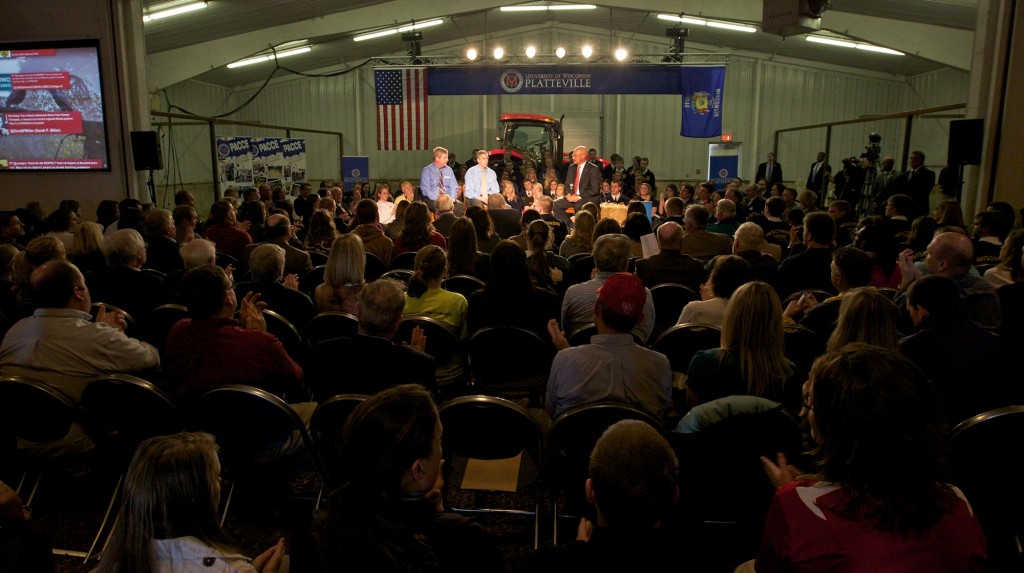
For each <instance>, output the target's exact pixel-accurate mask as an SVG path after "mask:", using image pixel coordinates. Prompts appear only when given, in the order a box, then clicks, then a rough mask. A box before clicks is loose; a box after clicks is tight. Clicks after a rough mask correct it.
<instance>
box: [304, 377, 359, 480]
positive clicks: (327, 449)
mask: <svg viewBox="0 0 1024 573" xmlns="http://www.w3.org/2000/svg"><path fill="white" fill-rule="evenodd" d="M367 398H369V396H367V395H366V394H338V395H337V396H332V397H330V398H328V399H327V400H324V401H323V402H320V405H318V406H317V407H316V410H314V411H313V417H312V418H310V419H309V435H310V437H311V438H312V439H313V444H314V445H315V446H316V449H317V452H319V453H320V459H322V460H323V462H324V467H325V468H326V470H327V479H328V481H329V482H330V485H331V486H332V487H337V486H339V485H341V483H340V480H341V479H342V469H343V468H342V462H341V456H340V455H339V452H340V451H341V438H342V436H341V430H342V428H344V427H345V422H347V421H348V417H349V415H351V414H352V411H353V410H355V409H356V406H358V405H360V404H362V403H363V402H365V401H366V399H367Z"/></svg>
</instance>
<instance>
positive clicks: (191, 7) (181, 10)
mask: <svg viewBox="0 0 1024 573" xmlns="http://www.w3.org/2000/svg"><path fill="white" fill-rule="evenodd" d="M207 4H209V2H191V3H189V4H182V5H181V6H175V7H174V8H168V9H167V10H160V11H158V12H153V13H151V14H146V15H144V16H143V17H142V21H143V22H151V21H153V20H159V19H161V18H167V17H170V16H177V15H178V14H187V13H189V12H194V11H196V10H202V9H203V8H206V5H207Z"/></svg>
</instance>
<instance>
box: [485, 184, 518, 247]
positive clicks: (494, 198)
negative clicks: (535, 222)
mask: <svg viewBox="0 0 1024 573" xmlns="http://www.w3.org/2000/svg"><path fill="white" fill-rule="evenodd" d="M502 185H503V186H504V187H505V188H506V189H511V193H512V194H513V195H515V188H514V187H513V186H512V182H511V181H503V182H502ZM515 200H517V201H518V197H516V198H515ZM521 211H522V208H521V207H520V208H516V207H515V206H512V205H509V204H508V203H506V202H505V198H504V197H502V196H501V195H490V196H488V197H487V213H488V215H489V216H490V218H491V220H492V221H494V231H495V232H496V233H497V234H498V236H499V237H501V238H502V239H508V238H511V237H513V236H515V235H518V234H519V230H520V229H521V228H522V221H521V218H522V215H521Z"/></svg>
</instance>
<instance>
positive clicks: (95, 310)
mask: <svg viewBox="0 0 1024 573" xmlns="http://www.w3.org/2000/svg"><path fill="white" fill-rule="evenodd" d="M100 308H103V309H105V310H106V312H107V313H108V314H109V313H111V312H120V313H121V314H122V315H123V316H124V322H125V323H126V324H127V325H128V326H126V327H125V329H124V334H125V336H128V337H130V338H138V337H139V326H138V324H139V323H138V322H136V321H135V317H133V316H132V315H130V314H128V312H127V311H125V310H123V309H121V308H118V307H116V306H114V305H112V304H109V303H106V302H98V301H97V302H93V303H92V306H91V307H89V314H91V315H92V317H93V319H94V320H95V319H96V315H97V314H99V312H100Z"/></svg>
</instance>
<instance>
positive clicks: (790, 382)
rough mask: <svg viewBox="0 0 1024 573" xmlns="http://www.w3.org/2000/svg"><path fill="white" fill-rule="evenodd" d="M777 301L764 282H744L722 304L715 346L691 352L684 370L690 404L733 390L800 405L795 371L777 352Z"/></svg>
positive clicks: (780, 339) (780, 336)
mask: <svg viewBox="0 0 1024 573" xmlns="http://www.w3.org/2000/svg"><path fill="white" fill-rule="evenodd" d="M783 350H784V346H783V329H782V303H781V302H779V296H778V295H777V294H775V289H773V288H772V287H771V286H770V285H769V284H768V283H766V282H762V281H753V282H749V283H747V284H745V285H743V286H741V287H739V288H738V289H736V291H735V292H734V293H733V295H732V296H731V297H730V298H729V304H728V306H726V309H725V318H724V320H723V322H722V342H721V347H720V348H713V349H711V350H701V351H699V352H697V353H696V354H694V356H693V360H691V361H690V367H689V369H688V370H687V380H686V386H687V388H688V392H687V400H688V401H689V402H690V405H691V406H695V405H697V404H701V403H704V402H709V401H711V400H715V399H717V398H723V397H725V396H734V395H746V396H758V397H761V398H767V399H769V400H774V401H776V402H781V403H782V405H783V406H784V407H786V409H788V410H790V411H794V412H795V411H797V410H799V408H800V384H801V380H800V376H799V374H798V371H797V367H796V365H794V364H793V363H792V362H791V361H790V360H788V359H786V357H785V355H784V354H783Z"/></svg>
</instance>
